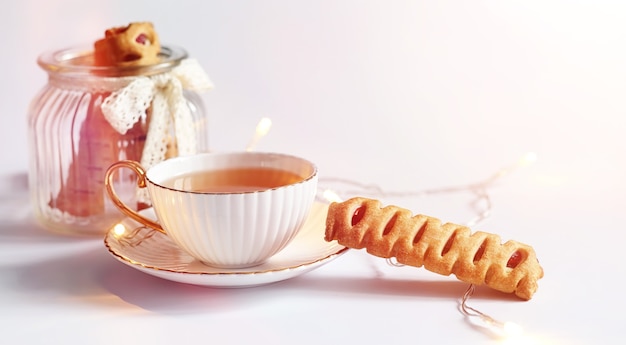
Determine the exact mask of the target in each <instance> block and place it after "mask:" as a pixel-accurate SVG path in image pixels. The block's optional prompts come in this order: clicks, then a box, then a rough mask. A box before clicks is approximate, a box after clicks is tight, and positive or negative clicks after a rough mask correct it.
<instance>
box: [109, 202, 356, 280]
mask: <svg viewBox="0 0 626 345" xmlns="http://www.w3.org/2000/svg"><path fill="white" fill-rule="evenodd" d="M327 211H328V205H326V204H323V203H319V202H316V203H314V205H313V208H312V209H311V213H310V214H309V217H308V219H307V220H306V222H305V224H304V226H303V228H302V230H301V231H300V233H299V234H298V235H297V236H296V237H295V238H294V239H293V241H292V242H291V243H290V244H289V245H288V246H287V247H286V248H285V249H283V250H282V251H281V252H279V253H278V254H276V255H274V256H273V257H272V258H270V259H269V260H268V261H266V262H265V263H263V264H261V265H258V266H254V267H249V268H241V269H224V268H215V267H210V266H207V265H204V264H202V263H200V262H199V261H198V260H196V259H194V258H192V257H191V256H189V255H188V254H187V253H185V252H183V251H182V250H180V249H179V248H178V247H177V246H176V245H175V244H174V243H173V242H172V241H171V240H170V239H169V238H168V237H167V236H166V235H164V234H162V233H160V232H158V231H154V230H152V229H149V228H146V227H144V226H142V225H140V224H139V223H137V222H135V221H134V220H132V219H130V218H126V219H124V220H123V221H122V222H120V223H119V224H117V225H116V226H115V227H113V228H111V229H110V230H109V231H108V232H107V234H106V236H105V238H104V244H105V245H106V247H107V248H108V249H109V252H110V253H111V255H113V257H115V258H116V259H118V260H119V261H121V262H123V263H125V264H126V265H128V266H130V267H133V268H135V269H138V270H139V271H142V272H145V273H148V274H151V275H153V276H156V277H159V278H163V279H167V280H172V281H176V282H180V283H187V284H194V285H202V286H210V287H222V288H238V287H252V286H258V285H264V284H270V283H274V282H279V281H282V280H286V279H290V278H293V277H296V276H299V275H301V274H303V273H306V272H309V271H311V270H313V269H315V268H317V267H320V266H322V265H324V264H326V263H328V262H330V261H332V260H333V259H335V258H337V257H338V256H339V255H341V254H343V253H345V252H346V251H347V248H346V247H344V246H341V245H339V244H337V242H336V241H332V242H326V241H325V240H324V230H325V224H326V213H327ZM141 213H143V214H144V215H146V216H148V217H152V218H155V215H154V211H153V210H152V209H151V208H149V209H146V210H143V211H142V212H141ZM120 224H121V225H122V226H123V227H122V226H120Z"/></svg>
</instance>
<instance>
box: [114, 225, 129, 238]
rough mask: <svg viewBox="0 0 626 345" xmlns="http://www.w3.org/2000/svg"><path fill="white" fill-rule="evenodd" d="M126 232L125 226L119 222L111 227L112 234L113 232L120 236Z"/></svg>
mask: <svg viewBox="0 0 626 345" xmlns="http://www.w3.org/2000/svg"><path fill="white" fill-rule="evenodd" d="M125 233H126V227H125V226H124V225H123V224H121V223H117V224H115V226H114V227H113V234H115V236H117V237H120V236H123V235H124V234H125Z"/></svg>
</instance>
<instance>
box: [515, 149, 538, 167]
mask: <svg viewBox="0 0 626 345" xmlns="http://www.w3.org/2000/svg"><path fill="white" fill-rule="evenodd" d="M536 160H537V154H536V153H534V152H527V153H526V154H525V155H524V157H522V159H520V162H519V163H520V164H519V165H521V166H526V165H529V164H532V163H534V162H535V161H536Z"/></svg>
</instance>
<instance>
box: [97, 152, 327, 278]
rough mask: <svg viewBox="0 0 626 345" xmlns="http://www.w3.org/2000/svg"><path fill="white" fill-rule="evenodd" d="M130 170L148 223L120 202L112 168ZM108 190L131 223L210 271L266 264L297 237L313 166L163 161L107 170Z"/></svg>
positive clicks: (255, 156)
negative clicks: (147, 207)
mask: <svg viewBox="0 0 626 345" xmlns="http://www.w3.org/2000/svg"><path fill="white" fill-rule="evenodd" d="M120 168H130V169H132V170H134V171H135V172H136V173H137V175H138V185H139V187H147V188H148V193H149V195H150V199H151V202H152V206H153V208H154V211H155V213H156V216H157V218H158V221H153V220H151V219H148V218H146V217H144V216H143V215H141V214H139V213H138V212H136V211H135V210H133V209H132V208H130V207H129V206H127V205H126V204H124V202H123V201H121V200H120V199H119V198H118V196H117V195H116V193H115V190H114V189H113V176H114V173H115V171H116V170H117V169H120ZM105 185H106V190H107V192H108V194H109V197H110V198H111V200H113V202H114V203H115V205H116V206H117V207H118V208H119V209H120V210H121V211H122V212H123V213H124V214H126V215H127V216H129V217H131V218H132V219H134V220H136V221H138V222H140V223H142V224H144V225H146V226H148V227H151V228H154V229H156V230H158V231H161V232H163V233H165V234H167V235H168V236H169V237H170V238H171V239H172V240H173V241H174V243H176V244H177V245H178V246H179V247H180V248H181V249H183V250H184V251H186V252H187V253H189V254H190V255H191V256H193V257H195V258H196V259H198V260H200V261H202V262H203V263H205V264H207V265H210V266H215V267H227V268H241V267H250V266H255V265H259V264H261V263H263V262H264V261H266V260H267V259H269V258H270V257H271V256H273V255H274V254H276V253H278V252H279V251H280V250H281V249H283V248H284V247H285V246H286V245H287V244H289V242H290V241H291V240H292V239H293V238H294V237H295V235H296V234H297V233H298V231H299V230H300V228H301V227H302V224H303V223H304V221H305V219H306V217H307V215H308V213H309V210H310V209H311V206H312V204H313V201H314V198H315V194H316V190H317V167H316V166H315V165H314V164H313V163H311V162H309V161H307V160H305V159H302V158H299V157H295V156H290V155H285V154H278V153H263V152H231V153H203V154H198V155H192V156H184V157H177V158H171V159H168V160H165V161H163V162H161V163H158V164H156V165H155V166H153V167H152V168H150V169H149V170H147V171H145V169H143V168H142V167H141V165H140V164H139V163H138V162H135V161H120V162H117V163H114V164H113V165H111V167H110V168H109V169H108V170H107V172H106V177H105Z"/></svg>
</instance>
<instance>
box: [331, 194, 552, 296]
mask: <svg viewBox="0 0 626 345" xmlns="http://www.w3.org/2000/svg"><path fill="white" fill-rule="evenodd" d="M325 239H326V241H333V240H337V242H339V244H341V245H343V246H346V247H350V248H354V249H362V248H365V249H366V250H367V252H368V253H370V254H372V255H375V256H378V257H382V258H391V257H395V258H396V260H397V261H398V262H399V263H401V264H405V265H410V266H415V267H422V266H424V268H426V269H427V270H429V271H431V272H435V273H439V274H442V275H446V276H447V275H450V274H454V275H455V276H456V277H457V278H458V279H459V280H461V281H464V282H467V283H470V284H475V285H481V284H486V285H487V286H489V287H491V288H493V289H495V290H498V291H502V292H506V293H515V295H517V296H518V297H520V298H522V299H524V300H529V299H531V298H532V296H533V294H534V293H535V291H536V290H537V287H538V286H537V281H538V280H539V279H540V278H542V277H543V269H542V268H541V266H540V265H539V262H538V261H537V257H536V256H535V251H534V250H533V248H532V247H530V246H528V245H526V244H523V243H519V242H516V241H508V242H506V243H504V244H502V243H501V241H500V237H499V236H498V235H495V234H490V233H486V232H480V231H477V232H474V233H473V234H472V233H471V230H470V229H469V228H468V227H466V226H462V225H457V224H452V223H445V224H442V222H441V221H440V220H439V219H437V218H433V217H429V216H425V215H415V216H414V215H413V214H412V213H411V211H409V210H407V209H403V208H400V207H398V206H393V205H391V206H386V207H381V204H380V202H379V201H378V200H373V199H367V198H358V197H357V198H352V199H349V200H347V201H344V202H341V203H332V204H331V205H330V206H329V208H328V215H327V219H326V234H325Z"/></svg>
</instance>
